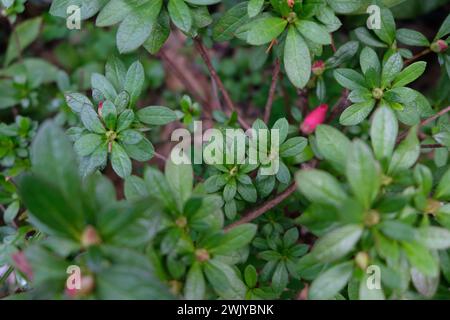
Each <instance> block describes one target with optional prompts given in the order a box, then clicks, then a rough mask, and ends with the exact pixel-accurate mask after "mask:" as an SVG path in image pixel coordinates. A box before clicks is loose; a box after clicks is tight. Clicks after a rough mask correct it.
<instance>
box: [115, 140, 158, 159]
mask: <svg viewBox="0 0 450 320" xmlns="http://www.w3.org/2000/svg"><path fill="white" fill-rule="evenodd" d="M123 147H124V149H125V151H126V152H127V154H128V155H129V156H130V157H131V158H132V159H134V160H137V161H141V162H144V161H148V160H150V159H151V158H152V157H153V155H154V154H155V148H154V147H153V145H152V143H151V142H150V141H148V140H147V139H146V138H143V139H142V140H141V141H140V142H138V143H137V144H125V145H123Z"/></svg>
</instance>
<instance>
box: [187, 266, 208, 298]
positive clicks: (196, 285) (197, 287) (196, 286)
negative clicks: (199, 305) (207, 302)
mask: <svg viewBox="0 0 450 320" xmlns="http://www.w3.org/2000/svg"><path fill="white" fill-rule="evenodd" d="M205 290H206V285H205V278H204V277H203V272H202V268H201V266H200V264H199V263H198V262H194V264H193V265H192V266H191V268H190V269H189V272H188V274H187V276H186V283H185V285H184V297H185V298H186V299H187V300H202V299H204V296H205Z"/></svg>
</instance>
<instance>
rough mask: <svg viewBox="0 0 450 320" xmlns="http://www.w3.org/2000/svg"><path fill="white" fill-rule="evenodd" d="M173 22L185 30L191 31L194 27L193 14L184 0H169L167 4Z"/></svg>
mask: <svg viewBox="0 0 450 320" xmlns="http://www.w3.org/2000/svg"><path fill="white" fill-rule="evenodd" d="M167 10H168V11H169V15H170V18H171V19H172V22H173V23H174V24H175V25H176V26H177V27H178V28H179V29H180V30H181V31H184V32H189V31H190V30H191V27H192V14H191V11H190V9H189V7H188V6H187V5H186V3H185V2H184V1H183V0H169V4H168V5H167Z"/></svg>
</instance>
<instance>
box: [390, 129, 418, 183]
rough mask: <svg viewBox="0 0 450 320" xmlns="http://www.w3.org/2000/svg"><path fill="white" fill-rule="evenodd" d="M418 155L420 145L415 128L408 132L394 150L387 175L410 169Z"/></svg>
mask: <svg viewBox="0 0 450 320" xmlns="http://www.w3.org/2000/svg"><path fill="white" fill-rule="evenodd" d="M419 155H420V143H419V139H418V138H417V127H414V128H412V129H411V130H410V131H409V134H408V136H407V137H406V139H405V140H404V141H403V142H402V143H401V144H400V146H399V147H398V148H397V150H395V152H394V154H393V156H392V159H391V163H390V164H389V169H388V173H389V174H396V173H398V172H400V171H402V170H406V169H409V168H411V167H412V166H413V165H414V164H415V163H416V161H417V159H418V158H419Z"/></svg>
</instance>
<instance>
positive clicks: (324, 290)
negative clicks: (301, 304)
mask: <svg viewBox="0 0 450 320" xmlns="http://www.w3.org/2000/svg"><path fill="white" fill-rule="evenodd" d="M352 273H353V263H352V262H345V263H341V264H338V265H336V266H334V267H332V268H330V269H328V270H327V271H325V272H323V273H321V274H320V275H319V276H318V277H317V278H316V279H315V280H314V281H313V282H312V284H311V287H310V289H309V292H308V296H309V299H312V300H326V299H331V298H333V297H334V296H336V295H337V294H338V293H339V292H340V291H341V290H342V289H343V288H344V287H345V285H346V284H347V282H348V281H349V280H350V277H351V276H352Z"/></svg>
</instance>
